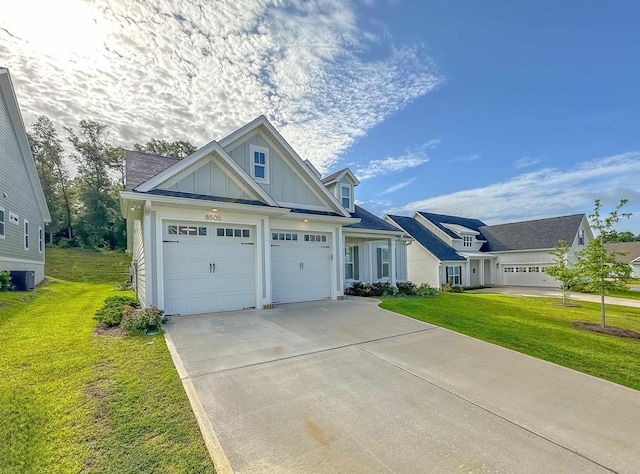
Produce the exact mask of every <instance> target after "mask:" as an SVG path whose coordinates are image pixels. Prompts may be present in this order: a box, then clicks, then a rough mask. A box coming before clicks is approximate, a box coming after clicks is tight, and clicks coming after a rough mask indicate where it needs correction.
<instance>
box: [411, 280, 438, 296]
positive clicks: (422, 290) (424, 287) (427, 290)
mask: <svg viewBox="0 0 640 474" xmlns="http://www.w3.org/2000/svg"><path fill="white" fill-rule="evenodd" d="M416 295H417V296H422V297H424V298H433V297H435V296H438V290H437V289H435V288H433V287H431V286H429V283H422V284H421V285H420V286H419V287H418V289H417V290H416Z"/></svg>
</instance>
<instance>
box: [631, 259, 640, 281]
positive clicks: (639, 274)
mask: <svg viewBox="0 0 640 474" xmlns="http://www.w3.org/2000/svg"><path fill="white" fill-rule="evenodd" d="M631 276H632V277H633V278H640V263H632V264H631Z"/></svg>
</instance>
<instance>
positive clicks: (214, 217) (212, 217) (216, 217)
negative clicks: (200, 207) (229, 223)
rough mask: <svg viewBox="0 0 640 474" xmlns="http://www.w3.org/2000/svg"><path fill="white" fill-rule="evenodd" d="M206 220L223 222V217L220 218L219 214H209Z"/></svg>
mask: <svg viewBox="0 0 640 474" xmlns="http://www.w3.org/2000/svg"><path fill="white" fill-rule="evenodd" d="M205 219H206V220H208V221H218V222H219V221H221V220H222V217H220V216H219V215H218V214H207V215H206V216H205Z"/></svg>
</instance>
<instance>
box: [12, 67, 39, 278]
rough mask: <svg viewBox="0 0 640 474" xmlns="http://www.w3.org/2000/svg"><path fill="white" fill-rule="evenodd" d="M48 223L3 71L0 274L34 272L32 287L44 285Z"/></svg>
mask: <svg viewBox="0 0 640 474" xmlns="http://www.w3.org/2000/svg"><path fill="white" fill-rule="evenodd" d="M49 222H51V216H50V214H49V209H48V208H47V202H46V199H45V195H44V192H43V190H42V185H41V183H40V179H39V177H38V172H37V170H36V164H35V160H34V159H33V155H32V153H31V147H30V146H29V139H28V138H27V132H26V129H25V126H24V122H23V120H22V115H21V113H20V108H19V107H18V101H17V99H16V95H15V91H14V88H13V84H12V82H11V76H10V75H9V71H8V70H7V69H5V68H0V270H6V271H20V272H25V271H26V272H33V274H32V276H33V277H34V281H33V283H35V284H37V283H39V282H41V281H42V280H43V279H44V259H45V248H44V243H45V242H44V226H45V224H46V223H49ZM14 275H15V274H14ZM13 283H14V284H16V282H15V281H14V282H13Z"/></svg>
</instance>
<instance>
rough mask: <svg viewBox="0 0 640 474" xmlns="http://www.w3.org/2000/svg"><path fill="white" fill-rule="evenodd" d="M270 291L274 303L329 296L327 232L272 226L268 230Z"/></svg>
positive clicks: (329, 268) (329, 264)
mask: <svg viewBox="0 0 640 474" xmlns="http://www.w3.org/2000/svg"><path fill="white" fill-rule="evenodd" d="M271 291H272V294H273V298H272V299H273V302H274V303H292V302H295V301H314V300H321V299H323V298H330V297H331V252H330V243H329V235H328V234H320V233H314V234H311V233H307V232H291V231H279V230H274V231H273V232H272V233H271Z"/></svg>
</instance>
